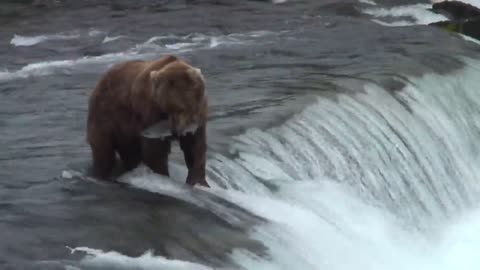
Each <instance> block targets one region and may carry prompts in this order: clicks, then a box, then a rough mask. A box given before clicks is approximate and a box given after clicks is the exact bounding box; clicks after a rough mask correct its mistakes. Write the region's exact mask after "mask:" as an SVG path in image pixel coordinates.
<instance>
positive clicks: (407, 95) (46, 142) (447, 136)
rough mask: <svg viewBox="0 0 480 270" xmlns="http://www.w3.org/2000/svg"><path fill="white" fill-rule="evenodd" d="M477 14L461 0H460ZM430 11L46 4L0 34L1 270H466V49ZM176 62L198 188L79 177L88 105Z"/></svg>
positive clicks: (474, 203)
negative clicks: (201, 174)
mask: <svg viewBox="0 0 480 270" xmlns="http://www.w3.org/2000/svg"><path fill="white" fill-rule="evenodd" d="M469 2H470V3H472V4H477V3H475V1H469ZM429 5H430V3H429V2H427V1H424V2H422V1H415V0H395V1H386V0H385V1H380V0H378V1H375V2H373V1H370V0H368V1H366V0H362V1H347V0H345V1H333V0H317V1H309V0H291V1H273V2H269V1H247V0H242V1H235V2H232V1H223V0H220V1H213V0H204V1H187V0H185V1H154V0H150V1H146V0H145V1H137V2H135V3H134V2H133V1H131V2H129V1H121V0H115V1H82V2H77V1H62V2H61V3H60V4H59V6H57V7H54V8H49V9H47V10H37V9H33V8H32V9H31V10H28V11H29V12H26V13H25V14H23V15H19V16H17V17H12V18H8V19H5V23H4V25H3V27H2V28H1V29H0V36H1V37H2V38H1V39H0V52H2V53H1V54H0V59H1V61H0V63H1V64H0V97H1V98H0V127H1V128H0V150H1V151H0V239H1V241H0V268H1V269H68V270H74V269H75V270H78V269H172V270H175V269H202V270H203V269H303V270H307V269H332V270H337V269H371V270H377V269H392V270H396V269H398V270H400V269H401V270H413V269H422V270H453V269H455V270H465V269H478V268H479V267H480V261H479V260H478V256H477V251H478V250H479V249H480V233H479V231H478V227H479V226H480V208H479V205H480V204H479V203H480V200H479V198H480V184H479V177H478V176H479V175H480V165H479V164H480V163H479V162H480V158H479V154H480V147H479V146H478V143H477V142H478V140H479V139H480V92H479V91H478V89H477V87H478V85H479V84H480V76H479V74H480V59H479V57H478V56H480V46H479V44H478V42H474V41H472V40H471V39H468V38H466V37H463V36H460V35H457V34H453V33H448V32H445V31H443V30H440V29H437V28H433V27H430V26H427V25H426V24H428V23H431V22H435V21H439V20H443V19H444V17H443V16H441V15H438V14H433V13H431V12H430V11H429V10H428V7H429ZM163 54H175V55H178V56H180V57H183V58H185V59H187V60H188V61H189V62H191V63H192V64H193V65H195V66H198V67H200V68H201V69H202V72H203V73H204V75H205V77H206V79H207V87H208V95H209V100H210V106H211V108H210V118H209V124H208V145H209V148H208V161H207V167H208V170H207V171H208V172H207V174H208V176H207V178H208V181H209V183H210V184H211V185H212V188H210V189H205V188H201V187H196V188H194V189H191V188H188V187H187V186H185V185H184V179H185V176H186V169H185V167H184V163H183V160H182V158H181V152H180V151H179V149H178V146H177V145H174V149H173V153H172V157H171V162H170V164H169V165H170V167H171V171H172V176H171V178H165V177H161V176H158V175H155V174H153V173H152V172H150V171H149V170H148V169H146V168H145V167H144V166H140V167H139V168H137V169H135V170H134V171H132V172H129V173H127V174H125V175H123V176H122V177H121V178H120V179H119V182H120V184H118V183H105V182H102V181H97V180H95V179H92V178H89V177H88V176H86V175H85V171H86V169H87V167H88V165H89V163H90V150H89V148H88V145H87V144H86V142H85V121H86V113H87V100H88V94H89V92H90V91H91V90H92V89H93V87H94V86H95V83H96V82H97V80H98V78H99V77H100V76H101V74H102V73H103V72H105V70H106V69H107V68H108V67H109V66H110V65H112V64H113V63H116V62H119V61H124V60H127V59H136V58H145V59H147V58H154V57H158V56H160V55H163Z"/></svg>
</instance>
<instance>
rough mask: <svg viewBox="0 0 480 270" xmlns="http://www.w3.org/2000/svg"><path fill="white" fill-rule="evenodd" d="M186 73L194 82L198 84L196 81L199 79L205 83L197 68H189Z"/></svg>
mask: <svg viewBox="0 0 480 270" xmlns="http://www.w3.org/2000/svg"><path fill="white" fill-rule="evenodd" d="M187 72H188V75H189V76H190V78H192V80H193V81H194V82H196V83H198V79H200V80H201V81H202V82H205V79H204V78H203V75H202V71H201V70H200V69H199V68H189V69H188V70H187Z"/></svg>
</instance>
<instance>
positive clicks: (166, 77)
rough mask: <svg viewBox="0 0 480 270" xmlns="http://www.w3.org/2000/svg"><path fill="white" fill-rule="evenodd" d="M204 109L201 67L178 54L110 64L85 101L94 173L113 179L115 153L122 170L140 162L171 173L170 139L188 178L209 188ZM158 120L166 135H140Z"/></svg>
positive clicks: (205, 105) (205, 99)
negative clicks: (206, 172)
mask: <svg viewBox="0 0 480 270" xmlns="http://www.w3.org/2000/svg"><path fill="white" fill-rule="evenodd" d="M207 111H208V102H207V97H206V90H205V81H204V78H203V76H202V74H201V72H200V70H199V69H198V68H195V67H193V66H191V65H190V64H188V63H187V62H185V61H184V60H182V59H180V58H178V57H175V56H172V55H166V56H163V57H161V58H159V59H156V60H130V61H126V62H123V63H119V64H116V65H114V66H112V67H111V68H110V69H109V70H108V71H107V72H106V73H105V74H104V75H103V76H102V77H101V79H100V80H99V82H98V83H97V85H96V87H95V90H94V91H93V92H92V94H91V96H90V100H89V108H88V119H87V142H88V143H89V145H90V148H91V150H92V156H93V168H92V169H93V174H94V175H95V176H96V177H100V178H103V179H107V178H109V177H111V176H112V174H113V168H114V167H115V153H118V155H119V157H120V160H121V164H122V166H121V167H122V172H125V171H128V170H131V169H133V168H135V167H137V166H138V165H139V164H140V163H141V162H143V163H144V164H145V165H146V166H148V167H149V168H150V169H152V170H153V171H154V172H155V173H158V174H162V175H166V176H169V172H168V155H169V154H170V147H171V141H172V140H174V139H177V140H178V141H179V144H180V148H181V150H182V151H183V155H184V158H185V163H186V165H187V167H188V176H187V179H186V182H187V183H188V184H190V185H195V184H200V185H203V186H208V184H207V181H206V179H205V162H206V151H207V145H206V139H207V138H206V122H207ZM162 122H163V123H164V124H165V126H166V127H167V129H168V133H169V134H168V136H164V137H160V138H158V137H154V138H151V137H149V136H143V135H142V132H144V131H145V130H146V129H148V128H149V127H152V126H155V124H157V125H158V123H162ZM192 127H195V128H194V129H193V130H192Z"/></svg>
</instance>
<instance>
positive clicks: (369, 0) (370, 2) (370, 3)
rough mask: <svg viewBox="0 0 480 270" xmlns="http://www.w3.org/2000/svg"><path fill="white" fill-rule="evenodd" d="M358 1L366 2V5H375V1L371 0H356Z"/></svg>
mask: <svg viewBox="0 0 480 270" xmlns="http://www.w3.org/2000/svg"><path fill="white" fill-rule="evenodd" d="M358 2H360V3H364V4H367V5H372V6H376V5H377V3H375V2H374V1H372V0H358Z"/></svg>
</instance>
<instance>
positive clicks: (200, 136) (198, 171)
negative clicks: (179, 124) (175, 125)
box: [178, 125, 210, 187]
mask: <svg viewBox="0 0 480 270" xmlns="http://www.w3.org/2000/svg"><path fill="white" fill-rule="evenodd" d="M178 140H179V142H180V148H181V149H182V151H183V156H184V158H185V163H186V164H187V167H188V176H187V181H186V182H187V184H189V185H192V186H194V185H195V184H200V185H202V186H206V187H210V186H209V185H208V183H207V180H206V179H205V165H206V156H207V136H206V125H202V126H200V127H199V128H198V129H197V130H195V131H194V132H193V134H192V133H187V134H184V135H181V136H179V138H178Z"/></svg>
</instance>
